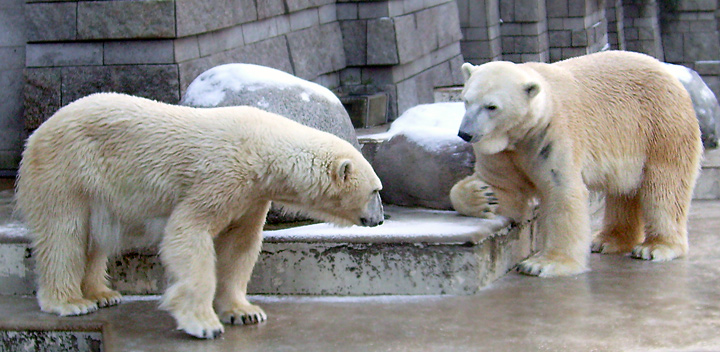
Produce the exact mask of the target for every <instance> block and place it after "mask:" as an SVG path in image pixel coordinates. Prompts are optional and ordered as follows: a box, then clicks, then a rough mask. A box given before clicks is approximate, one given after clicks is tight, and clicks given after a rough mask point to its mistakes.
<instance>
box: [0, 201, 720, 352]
mask: <svg viewBox="0 0 720 352" xmlns="http://www.w3.org/2000/svg"><path fill="white" fill-rule="evenodd" d="M690 233H691V235H690V248H691V253H690V255H689V256H688V257H686V258H681V259H676V260H674V261H672V262H667V263H652V262H645V261H640V260H635V259H631V258H629V257H627V256H623V255H599V254H593V255H592V257H591V258H592V259H591V268H592V271H591V272H588V273H586V274H583V275H578V276H574V277H566V278H552V279H539V278H535V277H528V276H522V275H519V274H517V273H510V274H508V275H507V276H506V277H504V278H503V279H500V280H499V281H497V282H496V283H494V284H493V285H491V286H490V287H488V288H486V289H484V290H482V291H481V292H480V293H478V294H476V295H472V296H375V297H307V296H252V297H251V300H252V301H254V302H255V303H257V304H260V305H261V306H263V307H264V309H265V310H266V312H267V313H268V316H269V320H268V321H267V322H265V323H263V324H260V325H255V326H234V327H229V326H226V329H225V334H224V335H223V336H222V337H221V338H219V339H217V340H213V341H202V340H197V339H193V338H190V337H187V336H185V335H184V334H182V333H181V332H178V331H175V330H174V322H173V321H172V318H171V317H170V316H169V315H168V314H167V313H166V312H163V311H160V310H158V309H157V300H156V298H153V297H140V298H138V299H135V300H129V301H128V302H125V303H123V304H121V305H120V306H117V307H112V308H106V309H102V310H101V311H100V312H98V313H94V314H91V315H87V316H82V317H73V318H58V317H55V316H52V315H49V314H44V313H41V312H39V310H38V308H37V305H36V303H35V301H34V299H32V298H21V297H0V317H1V318H0V330H12V329H23V328H25V329H27V328H31V327H33V326H35V327H36V328H40V329H62V330H65V329H70V330H72V329H80V330H83V329H91V330H92V329H97V328H99V327H97V326H98V324H99V326H101V329H102V331H103V336H104V348H105V351H240V350H242V351H720V290H719V289H720V247H719V245H720V201H695V202H694V203H693V207H692V219H691V222H690Z"/></svg>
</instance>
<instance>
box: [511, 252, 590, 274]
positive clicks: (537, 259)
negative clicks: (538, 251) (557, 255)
mask: <svg viewBox="0 0 720 352" xmlns="http://www.w3.org/2000/svg"><path fill="white" fill-rule="evenodd" d="M517 270H518V272H520V273H521V274H525V275H532V276H540V277H554V276H570V275H576V274H580V273H583V272H585V271H587V270H588V269H587V267H586V266H585V265H582V264H579V263H577V262H575V261H572V260H556V259H549V258H547V257H545V256H542V255H536V256H533V257H530V258H528V259H526V260H524V261H523V262H521V263H520V264H518V268H517Z"/></svg>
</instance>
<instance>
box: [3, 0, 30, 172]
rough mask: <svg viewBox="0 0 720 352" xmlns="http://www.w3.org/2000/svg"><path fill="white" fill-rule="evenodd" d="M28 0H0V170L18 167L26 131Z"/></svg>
mask: <svg viewBox="0 0 720 352" xmlns="http://www.w3.org/2000/svg"><path fill="white" fill-rule="evenodd" d="M24 6H25V1H24V0H2V1H0V173H2V174H5V173H11V171H10V170H9V169H14V168H15V167H17V164H18V162H19V161H20V151H21V149H22V146H23V139H24V138H25V132H24V128H23V122H22V112H23V104H22V87H23V69H24V68H25V30H24V29H25V26H24V21H25V20H24V17H23V7H24Z"/></svg>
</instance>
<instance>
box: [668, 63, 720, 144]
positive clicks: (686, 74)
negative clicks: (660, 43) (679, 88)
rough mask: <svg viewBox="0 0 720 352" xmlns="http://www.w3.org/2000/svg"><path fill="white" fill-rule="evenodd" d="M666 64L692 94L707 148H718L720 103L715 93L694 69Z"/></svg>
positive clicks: (703, 140)
mask: <svg viewBox="0 0 720 352" xmlns="http://www.w3.org/2000/svg"><path fill="white" fill-rule="evenodd" d="M665 65H666V67H667V68H668V70H669V71H670V73H672V74H673V75H674V76H675V77H677V79H678V80H680V83H682V84H683V86H685V90H687V91H688V93H689V94H690V98H691V99H692V102H693V107H694V108H695V115H696V116H697V119H698V123H699V124H700V132H701V135H702V142H703V146H704V147H705V149H715V148H717V147H718V134H720V105H719V104H718V101H717V98H716V97H715V94H713V91H712V90H711V89H710V88H709V87H708V86H707V85H706V84H705V82H704V81H703V79H702V77H700V75H699V74H698V73H697V72H695V71H694V70H692V69H689V68H687V67H685V66H681V65H673V64H667V63H666V64H665Z"/></svg>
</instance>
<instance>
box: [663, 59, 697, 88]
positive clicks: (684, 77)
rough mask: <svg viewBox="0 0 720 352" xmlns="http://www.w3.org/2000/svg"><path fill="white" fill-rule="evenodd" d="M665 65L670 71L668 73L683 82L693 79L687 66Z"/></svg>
mask: <svg viewBox="0 0 720 352" xmlns="http://www.w3.org/2000/svg"><path fill="white" fill-rule="evenodd" d="M665 67H666V68H667V69H668V71H670V74H672V75H673V76H675V77H677V79H679V80H680V81H682V82H683V83H684V84H687V83H689V82H690V81H692V79H693V75H692V71H690V69H689V68H687V67H685V66H682V65H673V64H668V63H666V64H665Z"/></svg>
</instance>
